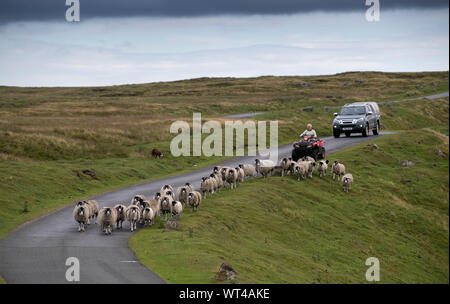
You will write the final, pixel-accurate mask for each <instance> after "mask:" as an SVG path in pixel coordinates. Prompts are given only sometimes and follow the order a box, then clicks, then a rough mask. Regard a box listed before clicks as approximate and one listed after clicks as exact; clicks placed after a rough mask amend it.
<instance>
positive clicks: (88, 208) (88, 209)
mask: <svg viewBox="0 0 450 304" xmlns="http://www.w3.org/2000/svg"><path fill="white" fill-rule="evenodd" d="M77 206H83V207H84V210H85V212H87V213H88V219H87V221H86V223H85V224H86V225H90V224H91V219H92V218H94V217H95V214H94V209H93V206H92V205H91V204H88V203H87V201H79V202H78V203H77Z"/></svg>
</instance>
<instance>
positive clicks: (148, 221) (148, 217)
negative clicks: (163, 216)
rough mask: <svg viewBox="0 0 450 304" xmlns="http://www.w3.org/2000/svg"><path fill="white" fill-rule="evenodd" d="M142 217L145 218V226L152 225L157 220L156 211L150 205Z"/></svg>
mask: <svg viewBox="0 0 450 304" xmlns="http://www.w3.org/2000/svg"><path fill="white" fill-rule="evenodd" d="M142 217H143V218H144V226H152V225H153V224H154V222H155V213H154V212H153V209H152V208H150V207H147V208H145V209H144V210H143V211H142Z"/></svg>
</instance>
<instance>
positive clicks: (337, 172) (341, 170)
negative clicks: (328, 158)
mask: <svg viewBox="0 0 450 304" xmlns="http://www.w3.org/2000/svg"><path fill="white" fill-rule="evenodd" d="M331 170H332V171H333V180H334V178H335V177H336V176H337V180H339V179H340V177H341V176H342V175H344V174H345V166H344V165H343V164H341V163H339V162H338V161H337V160H336V161H334V163H333V166H331Z"/></svg>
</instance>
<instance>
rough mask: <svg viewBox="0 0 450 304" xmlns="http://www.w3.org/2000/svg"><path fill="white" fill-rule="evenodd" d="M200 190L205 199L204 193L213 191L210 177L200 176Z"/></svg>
mask: <svg viewBox="0 0 450 304" xmlns="http://www.w3.org/2000/svg"><path fill="white" fill-rule="evenodd" d="M200 191H201V193H202V194H203V197H204V198H205V199H206V195H207V194H208V193H209V194H210V196H212V195H213V193H214V184H213V181H212V179H211V178H209V177H202V181H201V183H200Z"/></svg>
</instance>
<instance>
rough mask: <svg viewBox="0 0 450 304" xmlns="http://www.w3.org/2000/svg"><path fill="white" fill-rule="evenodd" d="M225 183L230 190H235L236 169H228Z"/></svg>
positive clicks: (236, 180)
mask: <svg viewBox="0 0 450 304" xmlns="http://www.w3.org/2000/svg"><path fill="white" fill-rule="evenodd" d="M225 178H226V181H227V183H228V184H230V189H233V188H234V189H236V183H237V182H238V173H237V171H236V169H234V168H230V169H228V170H227V175H226V177H225Z"/></svg>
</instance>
